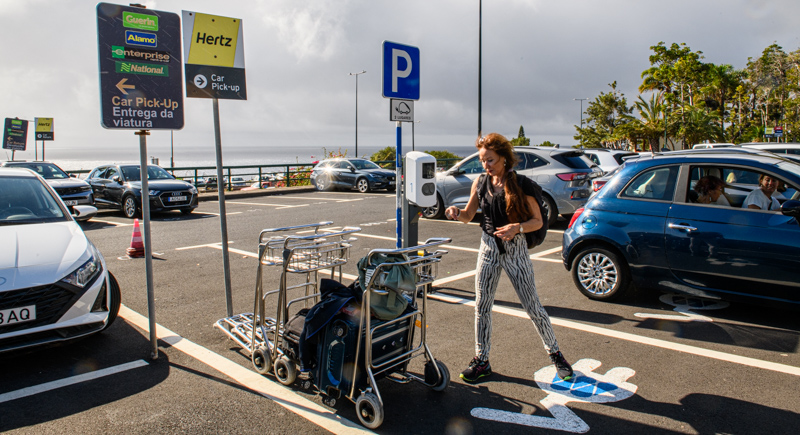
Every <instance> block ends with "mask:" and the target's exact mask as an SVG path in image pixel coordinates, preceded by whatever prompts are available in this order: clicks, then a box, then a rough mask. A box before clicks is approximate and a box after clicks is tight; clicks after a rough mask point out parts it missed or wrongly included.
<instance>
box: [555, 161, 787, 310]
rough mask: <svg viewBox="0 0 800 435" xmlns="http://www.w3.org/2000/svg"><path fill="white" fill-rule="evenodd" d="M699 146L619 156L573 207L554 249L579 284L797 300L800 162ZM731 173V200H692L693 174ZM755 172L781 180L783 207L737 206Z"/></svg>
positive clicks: (594, 288)
mask: <svg viewBox="0 0 800 435" xmlns="http://www.w3.org/2000/svg"><path fill="white" fill-rule="evenodd" d="M692 151H695V152H692ZM696 151H698V150H690V151H686V152H681V151H677V152H667V153H661V154H654V155H651V154H643V155H641V156H640V157H639V158H637V159H633V160H630V161H626V162H625V165H624V166H623V168H622V169H621V170H620V172H619V173H618V174H617V175H615V176H614V177H613V178H612V179H611V181H610V182H609V183H608V184H607V185H606V186H605V187H603V189H602V190H600V191H599V192H598V193H597V195H596V196H594V197H593V198H592V199H591V200H589V202H588V203H587V204H586V206H585V208H584V209H582V210H580V211H579V212H577V213H575V215H574V216H573V218H572V220H571V221H570V224H569V227H568V229H567V230H566V231H565V232H564V236H563V249H562V252H561V255H562V259H563V262H564V266H565V267H566V269H567V270H569V271H571V273H572V278H573V281H574V283H575V285H576V286H577V288H578V290H579V291H580V292H581V293H583V294H584V295H585V296H587V297H589V298H591V299H596V300H606V301H608V300H614V299H617V298H619V297H621V296H622V295H623V294H624V293H625V292H626V290H627V289H628V288H629V287H630V286H631V285H633V286H636V287H652V288H656V289H658V290H662V291H668V292H678V293H685V294H690V295H696V296H702V297H711V298H721V299H729V300H743V301H758V302H761V303H775V304H782V305H794V306H800V221H799V220H798V218H799V217H800V201H798V200H800V192H799V191H798V188H800V164H797V162H795V161H792V160H789V159H784V158H781V157H779V156H776V155H770V154H768V153H759V152H742V151H740V150H736V151H733V150H732V151H731V152H725V151H716V152H711V151H710V150H706V151H705V152H696ZM732 174H733V175H734V178H735V179H736V180H735V181H734V182H733V183H730V182H729V185H728V186H727V187H726V188H725V194H726V196H727V198H728V200H729V202H730V204H731V206H719V205H710V204H699V203H695V202H693V201H694V199H695V198H696V197H695V195H694V190H693V187H694V185H695V183H697V181H698V180H699V179H700V178H702V177H703V176H707V175H714V176H716V177H718V178H721V179H723V180H726V179H729V175H732ZM762 174H767V175H770V176H771V177H775V178H777V179H778V180H780V181H781V184H782V186H783V188H779V192H776V195H775V196H776V197H778V198H779V201H780V202H781V203H782V208H781V210H780V211H762V210H753V209H748V208H742V203H743V202H744V199H745V197H746V195H747V194H748V193H749V192H751V191H752V190H754V189H757V188H758V180H759V176H760V175H762ZM781 190H782V192H780V191H781Z"/></svg>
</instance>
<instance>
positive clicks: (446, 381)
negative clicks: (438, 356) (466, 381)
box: [431, 360, 450, 391]
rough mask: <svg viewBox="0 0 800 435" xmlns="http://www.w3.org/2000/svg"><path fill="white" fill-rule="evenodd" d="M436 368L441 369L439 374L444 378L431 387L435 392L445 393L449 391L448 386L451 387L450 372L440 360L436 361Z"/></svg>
mask: <svg viewBox="0 0 800 435" xmlns="http://www.w3.org/2000/svg"><path fill="white" fill-rule="evenodd" d="M436 367H437V368H438V369H439V373H441V374H442V377H441V378H439V382H437V383H436V385H434V386H433V387H431V389H432V390H433V391H444V390H445V389H447V386H448V385H450V370H448V369H447V366H446V365H444V363H443V362H441V361H439V360H436Z"/></svg>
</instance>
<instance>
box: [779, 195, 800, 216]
mask: <svg viewBox="0 0 800 435" xmlns="http://www.w3.org/2000/svg"><path fill="white" fill-rule="evenodd" d="M781 213H783V215H784V216H790V217H793V218H795V219H798V218H800V201H795V200H793V199H790V200H789V201H786V202H784V203H783V205H781Z"/></svg>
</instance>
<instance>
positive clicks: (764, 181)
mask: <svg viewBox="0 0 800 435" xmlns="http://www.w3.org/2000/svg"><path fill="white" fill-rule="evenodd" d="M779 184H781V182H780V180H778V179H777V178H774V177H771V176H769V175H767V174H761V176H760V177H758V186H759V188H758V189H755V190H753V191H752V192H750V194H749V195H747V198H745V199H744V203H743V204H742V207H743V208H750V209H754V210H778V209H780V208H781V204H780V203H779V202H778V200H777V199H776V198H775V196H774V195H775V191H776V190H777V189H778V185H779Z"/></svg>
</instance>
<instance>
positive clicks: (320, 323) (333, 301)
mask: <svg viewBox="0 0 800 435" xmlns="http://www.w3.org/2000/svg"><path fill="white" fill-rule="evenodd" d="M360 299H361V298H360V292H358V291H356V289H355V286H353V285H352V284H351V285H350V287H347V286H344V285H342V283H340V282H339V281H336V280H333V279H327V278H323V279H321V280H320V301H319V302H318V303H317V304H316V305H314V306H313V307H311V309H309V310H308V314H306V320H305V323H304V324H303V333H302V334H300V340H298V343H297V345H298V348H299V349H298V352H299V354H300V355H298V356H299V359H300V371H301V372H308V371H310V370H311V369H313V368H314V362H315V360H316V355H317V353H316V348H317V342H318V341H319V336H318V335H317V333H318V332H320V331H322V330H323V329H325V326H326V325H327V324H328V323H330V321H331V320H332V319H333V317H334V316H335V315H336V314H338V313H339V311H341V310H342V308H343V307H344V306H345V305H347V304H348V303H350V302H351V301H353V300H360Z"/></svg>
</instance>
